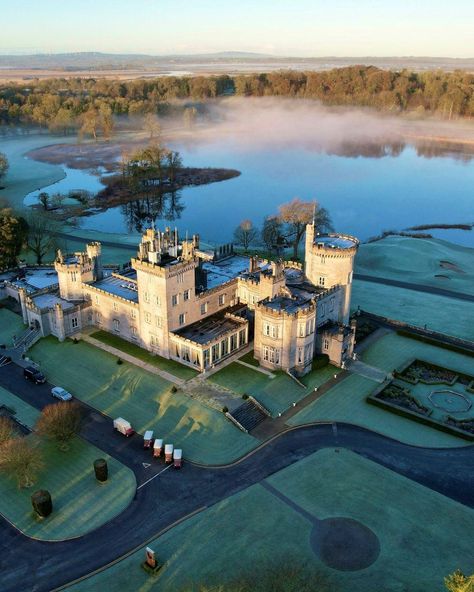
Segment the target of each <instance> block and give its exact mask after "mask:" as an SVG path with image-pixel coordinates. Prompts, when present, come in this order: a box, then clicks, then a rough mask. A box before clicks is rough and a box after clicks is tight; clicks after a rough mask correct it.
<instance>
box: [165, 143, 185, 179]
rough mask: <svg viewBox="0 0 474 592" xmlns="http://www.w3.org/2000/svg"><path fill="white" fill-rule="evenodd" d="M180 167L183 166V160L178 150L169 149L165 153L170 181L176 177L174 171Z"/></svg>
mask: <svg viewBox="0 0 474 592" xmlns="http://www.w3.org/2000/svg"><path fill="white" fill-rule="evenodd" d="M181 168H183V160H182V158H181V156H180V154H179V152H176V151H175V150H169V151H168V153H167V155H166V169H167V173H168V178H169V180H170V181H171V183H174V181H175V179H176V173H177V172H178V171H179V169H181Z"/></svg>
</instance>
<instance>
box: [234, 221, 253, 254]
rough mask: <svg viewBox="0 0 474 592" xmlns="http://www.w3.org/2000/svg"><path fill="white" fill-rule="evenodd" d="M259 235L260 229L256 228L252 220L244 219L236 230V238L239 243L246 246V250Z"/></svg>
mask: <svg viewBox="0 0 474 592" xmlns="http://www.w3.org/2000/svg"><path fill="white" fill-rule="evenodd" d="M257 236H258V229H257V228H255V226H254V225H253V223H252V221H251V220H242V222H241V223H240V224H239V225H238V226H237V228H236V229H235V231H234V240H235V242H236V243H237V244H238V245H242V246H243V247H244V250H245V252H247V251H248V248H249V246H250V245H251V243H252V242H254V241H255V239H256V238H257Z"/></svg>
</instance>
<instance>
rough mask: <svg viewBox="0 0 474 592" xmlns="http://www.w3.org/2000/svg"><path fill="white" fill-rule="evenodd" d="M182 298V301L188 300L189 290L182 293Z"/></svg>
mask: <svg viewBox="0 0 474 592" xmlns="http://www.w3.org/2000/svg"><path fill="white" fill-rule="evenodd" d="M183 300H184V301H186V300H189V290H186V291H185V292H184V293H183Z"/></svg>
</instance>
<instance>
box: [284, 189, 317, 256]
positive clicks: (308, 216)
mask: <svg viewBox="0 0 474 592" xmlns="http://www.w3.org/2000/svg"><path fill="white" fill-rule="evenodd" d="M316 207H317V204H316V203H315V202H312V201H302V200H301V199H299V197H295V198H294V199H293V200H292V201H290V202H288V203H286V204H282V205H281V206H280V207H279V208H278V209H279V212H280V216H279V217H280V220H281V221H282V222H283V223H284V224H286V225H287V228H288V238H289V239H290V241H291V243H292V245H293V258H294V259H298V247H299V245H300V242H301V239H302V238H303V235H304V233H305V230H306V225H307V224H309V223H310V222H311V221H312V219H313V214H314V210H315V208H316Z"/></svg>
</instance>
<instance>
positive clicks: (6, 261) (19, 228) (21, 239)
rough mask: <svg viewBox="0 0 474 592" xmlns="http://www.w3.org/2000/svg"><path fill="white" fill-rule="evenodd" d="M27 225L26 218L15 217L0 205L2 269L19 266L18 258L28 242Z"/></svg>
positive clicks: (0, 266) (0, 264)
mask: <svg viewBox="0 0 474 592" xmlns="http://www.w3.org/2000/svg"><path fill="white" fill-rule="evenodd" d="M26 236H27V224H26V221H25V220H24V218H22V217H21V216H17V215H14V214H13V213H12V210H11V209H10V208H8V207H2V205H1V204H0V269H8V268H9V267H14V266H16V264H17V258H18V256H19V254H20V253H21V249H22V247H23V245H24V243H25V241H26Z"/></svg>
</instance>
